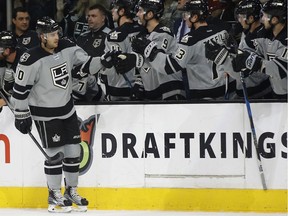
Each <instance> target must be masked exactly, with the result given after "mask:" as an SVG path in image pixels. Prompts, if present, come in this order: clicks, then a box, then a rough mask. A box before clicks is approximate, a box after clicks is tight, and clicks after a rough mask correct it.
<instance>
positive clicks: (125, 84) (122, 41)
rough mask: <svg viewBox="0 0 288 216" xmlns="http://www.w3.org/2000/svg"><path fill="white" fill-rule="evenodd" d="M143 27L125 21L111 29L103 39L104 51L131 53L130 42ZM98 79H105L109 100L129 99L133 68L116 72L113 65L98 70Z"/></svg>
mask: <svg viewBox="0 0 288 216" xmlns="http://www.w3.org/2000/svg"><path fill="white" fill-rule="evenodd" d="M145 31H146V30H145V28H144V27H142V26H140V25H139V24H137V23H136V22H134V23H129V22H126V23H124V24H123V25H121V26H119V27H117V28H115V29H114V30H112V31H111V32H110V33H109V34H108V36H107V38H106V41H105V52H108V51H111V50H119V51H122V52H124V53H131V52H132V47H131V42H132V40H133V38H135V37H136V35H138V34H139V33H140V34H141V33H142V32H145ZM100 73H101V74H100V76H101V78H100V80H105V82H106V83H104V84H105V88H106V95H107V96H108V97H109V98H110V100H129V99H130V93H131V92H130V91H131V87H132V86H133V85H134V81H135V78H136V76H135V69H132V70H131V71H129V72H127V73H125V75H121V74H118V73H117V72H116V70H115V68H114V67H112V68H110V69H105V70H102V71H101V72H100Z"/></svg>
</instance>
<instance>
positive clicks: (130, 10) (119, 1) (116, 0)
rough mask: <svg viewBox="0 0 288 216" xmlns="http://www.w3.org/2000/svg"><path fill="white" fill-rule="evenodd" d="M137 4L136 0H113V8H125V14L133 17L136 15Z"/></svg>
mask: <svg viewBox="0 0 288 216" xmlns="http://www.w3.org/2000/svg"><path fill="white" fill-rule="evenodd" d="M135 6H136V1H135V0H113V1H112V2H111V9H112V8H115V7H118V10H121V9H124V11H125V14H124V15H125V16H127V17H129V18H131V19H133V18H134V17H135V15H136V13H135Z"/></svg>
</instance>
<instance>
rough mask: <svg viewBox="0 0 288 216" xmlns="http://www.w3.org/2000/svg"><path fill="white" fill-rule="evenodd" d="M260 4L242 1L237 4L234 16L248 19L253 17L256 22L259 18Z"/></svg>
mask: <svg viewBox="0 0 288 216" xmlns="http://www.w3.org/2000/svg"><path fill="white" fill-rule="evenodd" d="M261 9H262V4H261V2H260V1H259V0H243V1H240V2H239V3H238V6H237V7H236V9H235V14H237V15H238V14H245V15H246V17H247V18H248V17H249V16H253V17H254V18H255V19H256V20H257V19H259V18H260V13H261Z"/></svg>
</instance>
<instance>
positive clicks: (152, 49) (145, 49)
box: [132, 37, 159, 61]
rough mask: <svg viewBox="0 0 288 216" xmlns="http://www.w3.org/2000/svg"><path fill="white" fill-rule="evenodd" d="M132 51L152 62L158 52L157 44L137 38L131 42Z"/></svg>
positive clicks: (143, 38)
mask: <svg viewBox="0 0 288 216" xmlns="http://www.w3.org/2000/svg"><path fill="white" fill-rule="evenodd" d="M132 50H133V51H134V52H136V53H139V54H141V55H143V56H144V57H145V58H148V59H149V60H150V61H153V60H154V59H155V57H156V55H157V53H158V52H159V50H158V49H157V44H156V43H155V42H154V41H150V40H149V39H147V38H145V37H138V38H135V39H133V41H132Z"/></svg>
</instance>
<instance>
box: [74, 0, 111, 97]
mask: <svg viewBox="0 0 288 216" xmlns="http://www.w3.org/2000/svg"><path fill="white" fill-rule="evenodd" d="M106 17H107V15H106V9H105V8H104V7H103V6H102V5H100V4H95V5H92V6H91V7H90V8H89V11H88V18H87V21H88V25H89V30H88V31H86V32H84V33H82V34H81V35H80V36H79V37H78V38H77V42H76V43H77V45H78V46H80V47H81V48H83V49H84V50H85V51H86V52H87V53H88V55H89V56H93V57H94V56H102V55H103V54H104V49H105V39H106V37H107V34H108V33H109V32H110V31H111V30H110V29H109V28H108V27H107V25H106ZM78 69H80V66H79V67H77V68H75V69H74V70H78ZM77 72H78V71H77ZM77 72H76V74H77ZM101 95H102V91H101V88H100V87H99V86H98V84H97V77H96V76H95V75H91V74H89V75H88V76H87V77H84V78H82V79H78V78H73V98H74V99H75V100H76V101H92V100H96V101H98V100H100V99H101Z"/></svg>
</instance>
